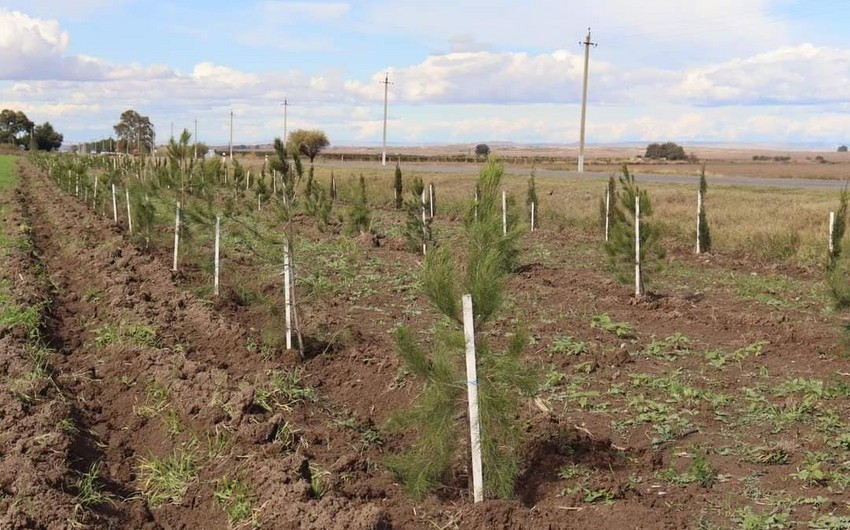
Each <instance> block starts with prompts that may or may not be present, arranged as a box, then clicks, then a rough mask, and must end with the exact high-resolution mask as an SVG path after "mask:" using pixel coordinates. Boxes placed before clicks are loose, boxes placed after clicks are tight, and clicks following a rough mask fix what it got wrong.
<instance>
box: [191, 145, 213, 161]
mask: <svg viewBox="0 0 850 530" xmlns="http://www.w3.org/2000/svg"><path fill="white" fill-rule="evenodd" d="M191 151H192V156H195V153H197V154H198V158H203V157H205V156H206V154H207V153H208V152H209V151H210V147H209V146H208V145H207V144H205V143H204V142H195V143H194V144H192V147H191Z"/></svg>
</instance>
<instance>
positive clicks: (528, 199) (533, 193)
mask: <svg viewBox="0 0 850 530" xmlns="http://www.w3.org/2000/svg"><path fill="white" fill-rule="evenodd" d="M532 204H533V205H534V228H540V201H539V199H538V198H537V186H536V184H535V182H534V173H532V174H531V178H529V179H528V192H527V193H526V194H525V208H526V210H527V211H528V224H529V226H530V225H531V222H532V219H531V205H532Z"/></svg>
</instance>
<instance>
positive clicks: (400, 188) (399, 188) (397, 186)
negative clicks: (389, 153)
mask: <svg viewBox="0 0 850 530" xmlns="http://www.w3.org/2000/svg"><path fill="white" fill-rule="evenodd" d="M393 190H394V191H395V209H396V210H401V207H402V204H403V202H404V197H403V196H402V194H403V192H404V184H403V182H402V179H401V168H400V167H399V165H398V162H396V165H395V178H394V180H393Z"/></svg>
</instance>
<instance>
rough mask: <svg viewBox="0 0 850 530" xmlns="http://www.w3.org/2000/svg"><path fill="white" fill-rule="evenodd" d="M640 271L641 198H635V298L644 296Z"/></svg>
mask: <svg viewBox="0 0 850 530" xmlns="http://www.w3.org/2000/svg"><path fill="white" fill-rule="evenodd" d="M641 274H642V273H641V269H640V196H637V197H635V297H637V298H640V297H641V295H643V278H642V277H641Z"/></svg>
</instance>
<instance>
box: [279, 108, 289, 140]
mask: <svg viewBox="0 0 850 530" xmlns="http://www.w3.org/2000/svg"><path fill="white" fill-rule="evenodd" d="M281 106H282V107H283V147H284V149H286V109H287V107H289V101H288V100H287V99H286V98H283V103H281Z"/></svg>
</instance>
